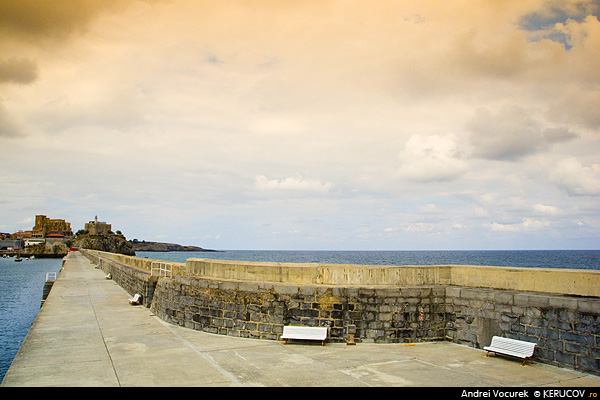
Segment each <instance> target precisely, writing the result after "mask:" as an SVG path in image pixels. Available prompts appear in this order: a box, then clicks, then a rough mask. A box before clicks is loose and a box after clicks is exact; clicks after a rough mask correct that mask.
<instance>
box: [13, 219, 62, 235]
mask: <svg viewBox="0 0 600 400" xmlns="http://www.w3.org/2000/svg"><path fill="white" fill-rule="evenodd" d="M11 236H12V237H13V238H21V239H30V238H35V239H45V238H53V237H54V238H63V237H69V236H73V231H72V230H71V223H70V222H66V221H65V220H64V219H51V218H48V217H46V216H45V215H36V216H35V226H34V227H33V229H32V230H30V231H19V232H16V233H14V234H12V235H11Z"/></svg>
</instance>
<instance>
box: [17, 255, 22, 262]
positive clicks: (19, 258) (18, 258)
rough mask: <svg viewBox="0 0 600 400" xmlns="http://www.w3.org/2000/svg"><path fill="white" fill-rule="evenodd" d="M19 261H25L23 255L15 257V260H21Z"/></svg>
mask: <svg viewBox="0 0 600 400" xmlns="http://www.w3.org/2000/svg"><path fill="white" fill-rule="evenodd" d="M19 261H23V259H22V258H21V257H19V256H16V257H15V262H19Z"/></svg>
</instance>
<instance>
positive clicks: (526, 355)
mask: <svg viewBox="0 0 600 400" xmlns="http://www.w3.org/2000/svg"><path fill="white" fill-rule="evenodd" d="M535 345H536V343H531V342H525V341H523V340H516V339H509V338H503V337H500V336H494V337H492V343H490V345H489V346H487V347H484V348H483V349H484V350H487V353H486V355H485V356H486V357H488V356H489V354H490V352H492V353H494V354H495V353H500V354H505V355H508V356H512V357H518V358H522V359H523V365H525V361H527V360H529V361H531V362H532V363H533V361H532V360H531V357H532V356H533V352H534V351H535Z"/></svg>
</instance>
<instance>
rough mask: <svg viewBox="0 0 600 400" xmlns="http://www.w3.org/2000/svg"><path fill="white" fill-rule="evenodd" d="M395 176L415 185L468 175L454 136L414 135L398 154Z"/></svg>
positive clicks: (465, 163) (466, 166)
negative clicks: (396, 173) (398, 162)
mask: <svg viewBox="0 0 600 400" xmlns="http://www.w3.org/2000/svg"><path fill="white" fill-rule="evenodd" d="M399 159H400V164H401V165H400V168H399V169H398V176H399V177H400V178H403V179H408V180H411V181H417V182H435V181H447V180H452V179H455V178H458V177H459V176H460V175H462V174H463V173H465V172H466V171H467V168H468V165H467V162H466V161H464V160H463V159H462V156H461V152H460V150H459V146H458V143H457V140H456V138H455V137H454V136H453V135H450V134H448V135H444V136H440V135H431V136H424V135H420V134H415V135H412V136H411V137H410V139H409V140H408V141H407V142H406V145H405V146H404V149H403V150H402V151H401V152H400V155H399Z"/></svg>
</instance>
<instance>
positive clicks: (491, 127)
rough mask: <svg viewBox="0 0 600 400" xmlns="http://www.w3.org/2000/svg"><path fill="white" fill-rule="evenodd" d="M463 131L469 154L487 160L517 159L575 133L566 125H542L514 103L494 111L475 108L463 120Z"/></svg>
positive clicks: (574, 136) (571, 137) (572, 137)
mask: <svg viewBox="0 0 600 400" xmlns="http://www.w3.org/2000/svg"><path fill="white" fill-rule="evenodd" d="M467 130H468V131H469V132H470V141H471V144H472V145H473V147H474V150H473V154H474V155H475V156H476V157H480V158H485V159H491V160H517V159H520V158H522V157H525V156H528V155H530V154H534V153H537V152H540V151H544V150H546V149H548V148H549V147H550V146H551V145H552V144H554V143H558V142H564V141H568V140H572V139H574V138H576V137H577V136H578V135H577V134H575V133H573V132H572V131H570V130H568V129H566V128H560V127H559V128H543V127H542V124H541V123H540V122H539V121H536V120H535V119H534V118H533V117H532V116H531V115H530V114H529V113H528V112H527V110H525V109H523V108H521V107H518V106H506V107H503V108H502V109H501V110H500V111H499V112H498V113H496V114H493V113H492V112H490V111H489V110H488V109H487V108H479V109H477V110H476V113H475V116H474V117H473V118H472V119H471V120H470V121H468V122H467Z"/></svg>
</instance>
